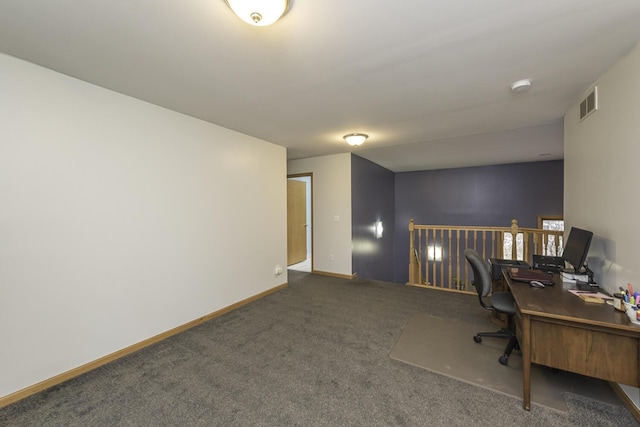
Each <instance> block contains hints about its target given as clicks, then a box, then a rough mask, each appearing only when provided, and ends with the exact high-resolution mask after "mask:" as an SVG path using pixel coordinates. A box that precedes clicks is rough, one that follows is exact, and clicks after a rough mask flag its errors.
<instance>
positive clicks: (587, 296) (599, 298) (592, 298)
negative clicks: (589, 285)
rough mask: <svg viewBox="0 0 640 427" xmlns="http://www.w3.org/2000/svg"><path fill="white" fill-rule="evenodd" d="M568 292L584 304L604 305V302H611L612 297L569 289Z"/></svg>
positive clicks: (600, 293)
mask: <svg viewBox="0 0 640 427" xmlns="http://www.w3.org/2000/svg"><path fill="white" fill-rule="evenodd" d="M569 292H571V293H572V294H574V295H576V296H578V297H580V298H581V299H582V300H583V301H584V302H591V303H595V304H604V302H605V300H613V298H612V297H610V296H609V295H605V294H603V293H602V292H591V291H581V290H579V289H569Z"/></svg>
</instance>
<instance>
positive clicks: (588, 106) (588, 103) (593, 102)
mask: <svg viewBox="0 0 640 427" xmlns="http://www.w3.org/2000/svg"><path fill="white" fill-rule="evenodd" d="M596 110H598V86H595V87H594V88H593V90H592V91H591V92H589V94H588V95H587V97H586V98H585V99H583V100H582V102H581V103H580V121H583V120H584V119H586V118H587V117H588V116H589V114H591V113H593V112H594V111H596Z"/></svg>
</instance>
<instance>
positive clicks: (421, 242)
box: [408, 219, 563, 293]
mask: <svg viewBox="0 0 640 427" xmlns="http://www.w3.org/2000/svg"><path fill="white" fill-rule="evenodd" d="M562 235H563V232H562V231H555V230H542V229H537V228H520V227H518V222H517V221H516V220H515V219H514V220H512V221H511V226H510V227H474V226H446V225H417V224H415V223H414V221H413V219H411V221H409V260H410V261H409V282H408V284H409V285H413V286H422V287H430V288H436V289H443V290H448V291H455V292H464V293H475V290H474V289H473V285H472V283H473V273H472V272H471V270H470V269H469V266H468V264H467V262H466V260H465V258H464V250H465V249H467V248H472V249H475V250H476V251H478V253H479V254H480V255H481V256H482V257H483V258H484V259H486V260H488V259H489V258H503V259H520V260H525V261H527V262H529V263H530V264H531V263H532V260H533V255H555V254H558V253H560V251H561V248H562ZM505 236H507V237H510V238H507V244H506V245H505ZM509 242H510V244H509Z"/></svg>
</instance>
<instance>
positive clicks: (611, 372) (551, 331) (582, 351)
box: [531, 319, 640, 387]
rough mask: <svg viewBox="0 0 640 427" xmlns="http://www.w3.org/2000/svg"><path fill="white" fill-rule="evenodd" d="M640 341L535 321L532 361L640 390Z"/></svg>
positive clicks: (532, 320)
mask: <svg viewBox="0 0 640 427" xmlns="http://www.w3.org/2000/svg"><path fill="white" fill-rule="evenodd" d="M639 346H640V341H639V340H638V338H635V337H630V336H625V335H617V334H615V332H613V331H607V332H605V331H597V330H591V329H585V328H583V327H580V326H579V325H575V326H574V325H567V324H561V323H555V322H549V321H546V320H539V319H536V320H534V319H531V362H533V363H539V364H541V365H545V366H550V367H553V368H558V369H563V370H567V371H570V372H575V373H578V374H583V375H587V376H590V377H595V378H601V379H603V380H607V381H614V382H618V383H622V384H627V385H631V386H635V387H638V385H639V379H640V376H639V369H640V368H639V367H638V354H639V351H640V347H639Z"/></svg>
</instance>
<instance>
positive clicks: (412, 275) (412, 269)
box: [409, 218, 418, 285]
mask: <svg viewBox="0 0 640 427" xmlns="http://www.w3.org/2000/svg"><path fill="white" fill-rule="evenodd" d="M414 229H415V228H414V222H413V218H411V219H410V220H409V284H410V285H415V284H416V283H418V282H417V277H416V272H417V271H418V265H417V262H418V261H417V260H416V256H415V248H416V247H415V240H414V239H415V233H414Z"/></svg>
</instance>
